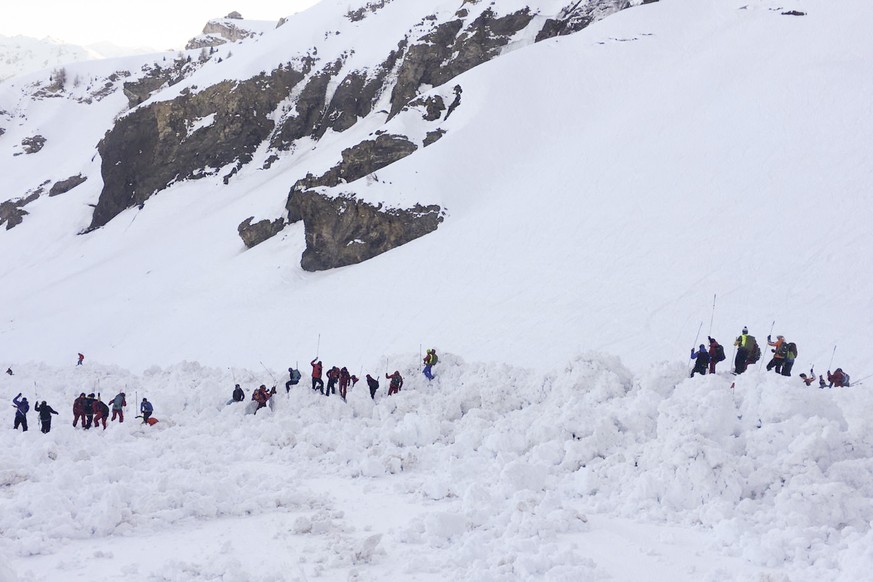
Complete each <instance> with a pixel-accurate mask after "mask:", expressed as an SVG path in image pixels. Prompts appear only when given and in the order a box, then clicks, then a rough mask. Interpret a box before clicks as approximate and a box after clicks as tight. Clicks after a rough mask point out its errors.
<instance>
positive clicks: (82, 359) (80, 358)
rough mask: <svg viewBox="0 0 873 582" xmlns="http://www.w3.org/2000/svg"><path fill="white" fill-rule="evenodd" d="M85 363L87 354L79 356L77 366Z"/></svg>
mask: <svg viewBox="0 0 873 582" xmlns="http://www.w3.org/2000/svg"><path fill="white" fill-rule="evenodd" d="M84 361H85V354H79V361H78V362H76V365H77V366H81V365H82V362H84Z"/></svg>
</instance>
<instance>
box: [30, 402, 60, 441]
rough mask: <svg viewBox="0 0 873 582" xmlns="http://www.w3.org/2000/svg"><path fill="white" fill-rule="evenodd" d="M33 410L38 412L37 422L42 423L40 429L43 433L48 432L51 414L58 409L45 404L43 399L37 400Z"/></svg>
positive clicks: (50, 428)
mask: <svg viewBox="0 0 873 582" xmlns="http://www.w3.org/2000/svg"><path fill="white" fill-rule="evenodd" d="M35 410H36V411H37V412H38V413H39V422H40V424H41V425H42V428H41V429H40V430H42V433H43V434H48V433H49V432H50V431H51V430H52V414H57V413H58V411H57V410H55V409H54V408H52V407H51V406H49V405H48V404H46V403H45V400H43V401H42V402H41V403H40V402H37V404H36V407H35Z"/></svg>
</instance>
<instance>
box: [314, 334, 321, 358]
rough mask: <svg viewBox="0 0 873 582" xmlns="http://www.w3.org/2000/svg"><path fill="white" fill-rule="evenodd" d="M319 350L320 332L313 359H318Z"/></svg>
mask: <svg viewBox="0 0 873 582" xmlns="http://www.w3.org/2000/svg"><path fill="white" fill-rule="evenodd" d="M320 350H321V334H318V344H317V345H316V346H315V359H316V360H317V359H318V352H319V351H320Z"/></svg>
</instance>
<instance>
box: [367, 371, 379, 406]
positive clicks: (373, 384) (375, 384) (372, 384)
mask: <svg viewBox="0 0 873 582" xmlns="http://www.w3.org/2000/svg"><path fill="white" fill-rule="evenodd" d="M367 387H368V388H370V398H371V399H373V400H376V390H378V389H379V380H377V379H375V378H374V377H372V376H371V375H369V374H367Z"/></svg>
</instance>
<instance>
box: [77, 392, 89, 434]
mask: <svg viewBox="0 0 873 582" xmlns="http://www.w3.org/2000/svg"><path fill="white" fill-rule="evenodd" d="M87 401H88V397H87V396H85V393H84V392H82V393H81V394H79V397H78V398H76V399H75V400H73V427H75V426H76V423H78V422H79V419H80V418H81V419H82V428H85V403H86V402H87Z"/></svg>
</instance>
